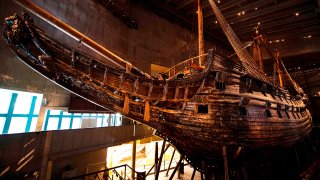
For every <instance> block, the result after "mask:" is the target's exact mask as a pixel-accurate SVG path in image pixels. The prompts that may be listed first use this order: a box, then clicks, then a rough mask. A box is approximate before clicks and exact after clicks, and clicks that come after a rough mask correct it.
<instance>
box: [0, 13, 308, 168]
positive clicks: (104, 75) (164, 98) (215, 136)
mask: <svg viewBox="0 0 320 180" xmlns="http://www.w3.org/2000/svg"><path fill="white" fill-rule="evenodd" d="M9 21H10V19H7V22H9ZM20 21H21V23H20V24H19V26H20V27H19V28H20V29H19V31H16V32H13V31H14V30H13V29H12V28H11V27H9V26H7V27H6V28H5V31H4V38H5V39H6V40H7V42H8V45H9V46H10V47H11V49H12V50H13V51H14V53H15V54H16V55H17V56H18V57H19V59H20V60H21V61H23V62H24V63H25V64H27V65H28V66H29V67H30V68H32V69H33V70H35V71H37V72H38V73H40V74H41V75H43V76H45V77H46V78H48V79H49V80H51V81H53V82H55V83H56V84H59V85H60V86H62V87H64V88H66V89H68V90H69V91H71V92H73V93H75V94H77V95H79V96H82V97H83V98H85V99H87V100H89V101H92V102H94V103H96V104H98V105H100V106H102V107H105V108H107V109H110V110H112V111H115V112H120V113H121V114H123V115H124V116H126V117H128V118H131V119H133V120H135V121H138V122H140V123H143V124H145V125H147V126H150V127H152V128H154V129H155V130H156V132H157V135H159V136H161V137H163V138H164V139H166V140H167V141H169V142H170V143H171V144H172V145H174V146H175V147H176V148H177V150H178V151H179V152H180V153H181V154H183V155H184V156H185V159H186V160H187V161H189V163H190V164H191V165H192V166H193V167H195V168H197V169H199V170H203V169H204V167H203V162H205V163H207V164H210V163H211V162H214V160H218V161H220V158H221V157H222V149H223V147H224V148H225V149H226V150H227V151H226V152H228V153H235V152H237V151H238V150H239V149H241V148H269V147H271V148H272V147H276V146H290V145H293V144H294V143H295V142H297V141H299V140H301V139H303V138H304V137H305V136H307V135H308V133H309V132H310V131H311V128H312V123H311V116H310V113H309V111H308V110H307V109H306V107H305V104H304V103H303V101H302V100H301V99H298V98H296V97H295V96H292V95H290V94H289V93H288V91H286V90H285V89H282V88H280V87H278V86H275V85H273V84H270V83H268V82H264V81H263V80H260V79H257V78H256V77H254V76H250V74H248V73H247V72H246V71H245V68H244V67H243V65H242V64H241V63H240V62H239V61H237V60H235V59H232V58H228V57H226V55H224V53H221V52H222V51H221V50H219V49H212V50H210V51H209V52H208V55H207V56H206V62H207V64H206V68H205V69H204V70H203V71H202V72H200V73H196V74H194V75H190V76H187V77H184V78H171V79H167V80H157V79H153V78H150V77H148V76H145V75H142V74H139V73H131V72H132V71H131V72H127V71H126V70H119V69H114V68H111V67H109V66H108V65H107V63H103V62H102V61H99V60H95V59H93V58H91V57H90V56H88V55H85V54H83V53H81V52H79V51H77V50H75V49H72V48H70V47H68V46H66V45H63V44H61V43H59V42H56V41H55V40H53V39H51V38H49V37H47V36H46V35H45V34H44V33H43V32H42V31H41V30H39V29H37V28H36V26H34V25H30V24H28V23H26V22H28V20H26V19H25V20H22V19H20ZM8 24H10V23H8ZM15 33H16V34H15ZM137 72H138V71H137Z"/></svg>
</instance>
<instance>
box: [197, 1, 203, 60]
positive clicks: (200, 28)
mask: <svg viewBox="0 0 320 180" xmlns="http://www.w3.org/2000/svg"><path fill="white" fill-rule="evenodd" d="M198 38H199V66H202V62H203V54H204V40H203V16H202V7H201V0H198Z"/></svg>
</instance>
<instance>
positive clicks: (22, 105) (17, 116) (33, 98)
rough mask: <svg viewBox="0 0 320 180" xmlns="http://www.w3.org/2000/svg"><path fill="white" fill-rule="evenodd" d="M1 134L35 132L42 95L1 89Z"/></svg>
mask: <svg viewBox="0 0 320 180" xmlns="http://www.w3.org/2000/svg"><path fill="white" fill-rule="evenodd" d="M0 97H1V101H0V134H12V133H22V132H31V131H35V129H36V124H37V119H38V115H39V111H40V106H41V101H42V94H36V93H29V92H21V91H13V90H6V89H0Z"/></svg>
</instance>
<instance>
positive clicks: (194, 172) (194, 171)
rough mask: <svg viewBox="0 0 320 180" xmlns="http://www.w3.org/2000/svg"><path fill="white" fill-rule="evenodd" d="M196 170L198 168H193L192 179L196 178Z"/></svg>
mask: <svg viewBox="0 0 320 180" xmlns="http://www.w3.org/2000/svg"><path fill="white" fill-rule="evenodd" d="M196 170H197V169H196V168H194V169H193V172H192V176H191V180H193V179H194V175H195V174H196Z"/></svg>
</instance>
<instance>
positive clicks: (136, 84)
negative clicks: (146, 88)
mask: <svg viewBox="0 0 320 180" xmlns="http://www.w3.org/2000/svg"><path fill="white" fill-rule="evenodd" d="M138 83H139V79H138V78H137V79H136V80H135V81H134V84H133V94H137V92H138V89H139V84H138Z"/></svg>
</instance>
